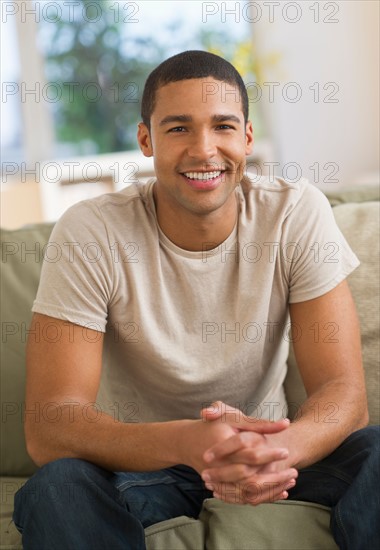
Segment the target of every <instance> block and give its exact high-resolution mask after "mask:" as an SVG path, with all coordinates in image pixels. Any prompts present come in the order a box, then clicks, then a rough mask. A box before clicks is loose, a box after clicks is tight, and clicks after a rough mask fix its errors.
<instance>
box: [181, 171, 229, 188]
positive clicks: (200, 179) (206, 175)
mask: <svg viewBox="0 0 380 550" xmlns="http://www.w3.org/2000/svg"><path fill="white" fill-rule="evenodd" d="M224 172H225V170H213V171H210V172H201V171H200V172H195V171H194V172H182V173H181V176H183V178H184V179H185V181H186V183H187V184H188V185H189V186H190V187H192V188H193V189H200V190H206V191H209V190H212V189H215V188H216V187H218V185H219V184H220V183H221V182H222V181H223V175H224Z"/></svg>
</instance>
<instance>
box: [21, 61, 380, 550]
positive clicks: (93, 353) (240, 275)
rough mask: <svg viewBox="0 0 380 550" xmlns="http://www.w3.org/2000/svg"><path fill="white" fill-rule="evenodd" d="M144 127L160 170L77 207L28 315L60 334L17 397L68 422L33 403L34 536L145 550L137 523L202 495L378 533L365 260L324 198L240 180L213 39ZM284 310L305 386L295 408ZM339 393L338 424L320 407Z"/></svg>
mask: <svg viewBox="0 0 380 550" xmlns="http://www.w3.org/2000/svg"><path fill="white" fill-rule="evenodd" d="M138 142H139V145H140V148H141V150H142V152H143V153H144V155H146V156H153V157H154V165H155V172H156V178H154V179H152V180H150V181H149V182H147V183H146V184H135V185H132V186H130V187H127V188H126V189H124V190H123V191H121V192H119V193H111V194H108V195H103V196H101V197H99V198H96V199H92V200H89V201H84V202H81V203H79V204H77V205H75V206H74V207H72V208H70V209H69V210H68V211H67V212H66V213H65V214H64V216H63V217H62V218H61V219H60V220H59V222H58V223H57V224H56V226H55V228H54V230H53V233H52V236H51V240H52V241H53V242H54V243H56V244H58V245H60V246H61V250H62V258H61V259H60V261H59V262H56V263H51V262H45V263H44V266H43V269H42V274H41V280H40V286H39V289H38V294H37V298H36V300H35V303H34V305H33V311H34V316H33V321H32V328H33V329H36V327H37V325H39V329H40V332H42V334H44V331H46V330H48V329H49V326H51V324H52V323H53V325H56V327H57V328H58V330H59V334H61V338H59V340H58V341H57V342H54V343H53V342H51V340H50V341H49V342H46V341H44V339H42V340H39V341H37V339H35V338H34V337H33V334H34V333H33V332H31V333H30V334H31V336H30V338H29V341H28V350H27V391H26V407H27V409H28V410H34V408H35V407H36V405H37V404H38V405H39V408H40V410H44V407H45V406H47V405H48V406H49V407H55V408H56V409H57V417H58V418H59V421H57V422H54V423H52V422H49V419H48V418H45V417H44V415H42V417H39V418H36V417H35V416H32V415H28V416H27V418H26V425H25V431H26V442H27V448H28V451H29V454H30V456H31V457H32V459H33V460H34V461H35V463H36V464H37V465H38V466H40V469H39V470H38V472H37V473H36V474H35V475H34V476H33V477H32V478H31V479H30V480H29V481H28V483H27V484H26V485H25V486H24V487H23V488H22V489H20V491H18V493H17V495H16V499H15V513H14V521H15V524H16V526H17V528H18V529H19V530H20V531H21V532H22V533H23V544H24V548H25V550H28V549H35V548H38V549H39V550H43V549H46V550H47V549H51V548H54V550H60V549H65V550H69V549H70V550H71V549H73V548H78V549H81V550H87V549H89V550H90V549H93V548H102V550H103V549H110V550H111V549H112V550H115V549H118V548H120V549H126V548H129V549H131V550H138V549H142V548H144V547H145V543H144V527H147V526H148V525H151V524H153V523H157V522H159V521H162V520H165V519H169V518H172V517H176V516H180V515H188V516H192V517H197V516H198V515H199V512H200V509H201V506H202V502H203V500H204V499H205V498H211V497H214V498H219V499H221V500H224V501H227V502H233V503H243V504H247V505H259V504H261V503H263V502H272V501H274V500H281V499H286V498H295V499H299V500H311V501H315V502H320V503H322V504H326V505H328V506H331V507H332V529H333V533H334V536H335V539H336V541H337V543H338V544H339V546H340V547H341V548H352V549H355V550H360V549H363V550H364V549H366V550H367V549H368V548H372V547H374V545H375V544H376V543H375V541H376V540H377V537H378V535H379V534H378V532H377V531H376V529H377V528H376V527H374V525H375V523H376V522H375V520H374V519H373V518H375V515H374V514H376V513H377V511H378V499H377V496H376V493H375V492H374V487H377V483H376V480H375V475H376V474H377V471H376V467H374V465H375V466H376V460H377V458H376V457H377V454H376V453H377V452H378V450H376V449H378V432H377V431H376V430H375V429H373V428H364V426H365V425H366V422H367V408H366V396H365V386H364V378H363V369H362V365H361V356H360V334H359V327H358V322H357V317H356V313H355V308H354V304H353V301H352V298H351V295H350V292H349V289H348V286H347V284H346V282H345V278H346V277H347V275H348V274H349V273H350V272H351V271H352V270H353V269H354V268H355V267H356V266H357V265H358V260H357V258H356V256H355V255H354V254H353V252H352V251H351V250H350V248H349V246H348V244H347V243H346V241H345V239H344V237H343V236H342V234H341V233H340V231H339V230H338V228H337V226H336V224H335V222H334V218H333V215H332V212H331V209H330V207H329V204H328V202H327V200H326V199H325V197H324V196H323V195H322V193H321V192H320V191H318V190H317V189H316V188H315V187H313V186H312V185H310V184H309V183H308V182H307V181H305V180H300V181H299V182H296V183H294V182H292V183H289V182H286V181H284V180H282V179H280V178H277V179H274V180H273V181H271V180H269V179H267V178H260V179H256V180H255V181H253V180H251V179H250V178H249V177H248V175H247V174H246V173H245V164H246V156H247V155H248V154H249V153H250V152H251V150H252V146H253V130H252V124H251V122H250V121H248V97H247V93H246V90H245V87H244V83H243V81H242V79H241V77H240V75H239V74H238V73H237V71H236V70H235V69H234V67H233V66H232V65H230V64H229V63H228V62H227V61H225V60H224V59H222V58H220V57H218V56H215V55H212V54H209V53H206V52H201V51H190V52H183V53H181V54H178V55H176V56H174V57H172V58H170V59H168V60H166V61H165V62H163V63H162V64H161V65H159V66H158V67H157V68H156V69H155V70H154V71H153V72H152V73H151V75H150V76H149V77H148V80H147V82H146V85H145V89H144V94H143V99H142V122H141V123H140V124H139V128H138ZM327 243H328V244H329V245H331V244H332V245H333V248H332V250H330V249H328V253H329V255H328V256H326V257H322V255H319V256H318V258H317V256H316V254H315V251H316V247H318V250H326V248H324V247H325V245H326V244H327ZM91 250H95V253H94V254H92V255H91ZM329 260H331V261H329ZM289 320H290V321H291V324H292V331H293V342H294V349H295V353H296V357H297V360H298V364H299V369H300V372H301V375H302V378H303V381H304V384H305V387H306V390H307V394H308V398H307V400H306V401H305V403H303V404H302V405H301V406H300V410H299V414H298V416H299V419H298V421H297V422H293V423H289V422H288V421H287V420H286V419H284V418H283V416H284V415H285V414H286V400H285V395H284V390H283V381H284V378H285V375H286V359H287V355H288V340H289V338H288V337H285V335H287V331H286V330H285V329H286V328H287V327H289ZM315 323H317V324H318V326H320V327H324V326H325V325H326V323H332V324H333V326H337V327H338V333H339V337H338V338H334V339H332V340H331V339H328V338H327V339H326V338H315V334H314V333H313V332H312V331H310V330H309V328H310V326H311V325H314V324H315ZM325 336H326V335H325ZM331 404H333V413H332V414H333V421H332V422H328V423H327V422H324V418H322V417H321V418H317V417H316V415H315V410H316V407H320V408H321V410H325V409H324V408H325V407H326V406H327V405H331ZM49 410H50V409H49ZM376 446H377V447H376ZM310 466H311V467H310ZM52 486H54V488H55V493H54V494H55V495H57V494H58V498H50V497H49V494H50V493H49V488H51V487H52ZM33 495H34V496H33ZM35 495H40V498H36V496H35ZM364 495H365V496H364ZM363 507H364V508H363ZM361 509H363V512H362V515H363V517H366V521H357V518H358V513H359V512H358V510H361ZM375 531H376V532H375Z"/></svg>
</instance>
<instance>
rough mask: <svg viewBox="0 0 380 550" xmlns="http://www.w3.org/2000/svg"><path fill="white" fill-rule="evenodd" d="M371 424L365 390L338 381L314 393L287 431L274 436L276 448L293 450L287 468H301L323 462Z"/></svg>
mask: <svg viewBox="0 0 380 550" xmlns="http://www.w3.org/2000/svg"><path fill="white" fill-rule="evenodd" d="M367 422H368V411H367V401H366V396H365V393H364V392H363V390H361V389H359V388H353V387H352V386H351V387H350V382H349V381H348V382H343V381H340V382H339V381H334V382H329V383H328V384H325V385H324V386H322V387H321V388H320V389H319V390H318V391H316V392H314V393H313V394H312V395H311V396H310V397H309V398H308V399H307V400H306V401H305V402H304V403H303V404H302V406H301V407H300V408H299V409H298V410H297V412H296V415H295V418H294V420H293V422H292V423H291V424H290V426H289V428H288V430H286V432H281V433H278V434H273V435H271V436H270V440H271V441H272V442H273V444H274V445H282V446H284V447H287V448H288V450H289V458H288V459H287V460H286V461H284V462H285V466H287V467H289V466H294V467H295V468H297V469H300V468H305V467H306V466H308V465H310V464H313V463H314V462H317V461H318V460H321V459H322V458H324V457H325V456H327V455H328V454H330V453H331V452H332V451H333V450H334V449H336V448H337V447H338V446H339V445H340V443H342V441H343V440H344V439H346V437H348V436H349V435H350V434H351V433H352V432H354V431H356V430H358V429H360V428H362V427H364V426H365V425H366V424H367Z"/></svg>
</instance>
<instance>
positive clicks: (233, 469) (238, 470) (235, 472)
mask: <svg viewBox="0 0 380 550" xmlns="http://www.w3.org/2000/svg"><path fill="white" fill-rule="evenodd" d="M256 473H257V468H251V467H250V466H247V465H246V464H228V465H226V466H222V467H221V468H215V469H211V470H203V471H202V474H201V477H202V479H203V481H204V482H205V483H206V486H207V488H209V486H212V485H215V484H218V483H220V482H228V483H234V482H236V481H241V480H244V479H247V478H248V477H250V476H253V475H254V474H256Z"/></svg>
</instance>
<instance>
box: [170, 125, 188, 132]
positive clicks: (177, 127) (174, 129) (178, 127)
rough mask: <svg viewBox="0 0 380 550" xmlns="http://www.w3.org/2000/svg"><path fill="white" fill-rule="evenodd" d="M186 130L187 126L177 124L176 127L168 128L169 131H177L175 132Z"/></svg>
mask: <svg viewBox="0 0 380 550" xmlns="http://www.w3.org/2000/svg"><path fill="white" fill-rule="evenodd" d="M185 130H186V128H185V127H184V126H175V127H174V128H170V129H169V130H168V132H175V133H177V132H183V131H185Z"/></svg>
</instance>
